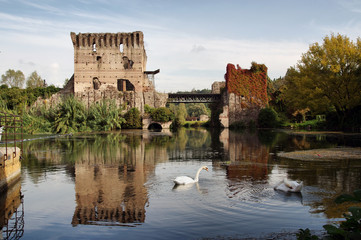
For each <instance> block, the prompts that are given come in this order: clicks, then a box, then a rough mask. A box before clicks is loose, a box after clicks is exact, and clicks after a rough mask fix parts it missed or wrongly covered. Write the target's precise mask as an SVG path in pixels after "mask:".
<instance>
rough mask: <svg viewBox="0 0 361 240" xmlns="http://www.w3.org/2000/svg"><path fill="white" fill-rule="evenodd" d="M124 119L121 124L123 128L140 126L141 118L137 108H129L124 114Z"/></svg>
mask: <svg viewBox="0 0 361 240" xmlns="http://www.w3.org/2000/svg"><path fill="white" fill-rule="evenodd" d="M124 119H125V122H124V123H123V124H122V127H123V128H131V129H135V128H142V125H143V124H142V119H141V117H140V112H139V110H138V109H137V108H131V109H130V110H129V111H128V112H126V113H125V114H124Z"/></svg>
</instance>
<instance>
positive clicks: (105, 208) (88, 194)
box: [72, 133, 168, 226]
mask: <svg viewBox="0 0 361 240" xmlns="http://www.w3.org/2000/svg"><path fill="white" fill-rule="evenodd" d="M108 136H109V135H107V137H108ZM110 136H112V137H110V138H111V140H113V139H117V138H115V137H114V136H113V135H110ZM121 136H122V137H121V139H120V140H122V141H119V140H117V141H113V142H112V143H110V144H109V140H107V139H104V138H100V137H96V138H95V139H94V141H88V142H87V144H86V145H84V148H83V151H82V154H79V155H78V156H77V160H76V161H75V192H76V209H75V212H74V216H73V220H72V225H73V226H76V225H78V224H95V225H121V224H122V223H143V222H144V221H145V217H146V215H145V212H146V210H145V207H146V205H147V203H148V192H147V189H146V188H145V187H144V184H145V183H146V181H147V176H148V174H150V173H152V172H153V170H154V164H155V162H161V161H162V159H164V160H166V159H167V155H166V148H165V147H164V148H162V147H160V146H162V145H164V143H166V142H167V141H166V139H167V138H168V137H167V136H161V137H155V138H152V137H151V136H150V135H149V134H146V133H143V134H142V135H137V134H136V133H131V134H127V135H121ZM108 138H109V137H108ZM162 139H163V141H162ZM153 140H154V141H153ZM153 144H154V145H156V146H158V147H157V148H155V147H154V145H153Z"/></svg>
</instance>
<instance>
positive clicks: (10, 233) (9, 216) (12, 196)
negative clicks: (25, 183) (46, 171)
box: [0, 179, 24, 239]
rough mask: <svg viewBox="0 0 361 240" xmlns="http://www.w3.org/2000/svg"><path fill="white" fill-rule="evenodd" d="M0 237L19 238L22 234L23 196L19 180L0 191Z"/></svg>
mask: <svg viewBox="0 0 361 240" xmlns="http://www.w3.org/2000/svg"><path fill="white" fill-rule="evenodd" d="M0 229H1V235H0V236H1V239H20V238H21V237H22V236H23V235H24V198H23V195H22V194H21V181H20V179H18V180H17V181H16V182H15V183H13V184H12V185H11V186H9V187H7V189H4V190H2V191H1V192H0Z"/></svg>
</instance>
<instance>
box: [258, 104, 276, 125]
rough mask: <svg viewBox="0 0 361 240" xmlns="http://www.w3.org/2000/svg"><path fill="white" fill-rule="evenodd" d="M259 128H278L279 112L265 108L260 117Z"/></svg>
mask: <svg viewBox="0 0 361 240" xmlns="http://www.w3.org/2000/svg"><path fill="white" fill-rule="evenodd" d="M258 127H261V128H275V127H278V116H277V112H276V111H275V110H273V109H272V108H263V109H261V111H260V112H259V115H258Z"/></svg>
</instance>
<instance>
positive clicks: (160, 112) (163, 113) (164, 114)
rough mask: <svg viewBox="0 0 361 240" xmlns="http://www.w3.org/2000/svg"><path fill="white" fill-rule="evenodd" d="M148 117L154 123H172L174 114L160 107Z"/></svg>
mask: <svg viewBox="0 0 361 240" xmlns="http://www.w3.org/2000/svg"><path fill="white" fill-rule="evenodd" d="M150 117H151V118H152V120H153V121H155V122H161V123H163V122H169V121H173V119H174V114H173V113H172V112H171V111H170V110H169V109H168V108H165V107H160V108H156V109H154V110H153V111H152V113H151V114H150Z"/></svg>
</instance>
